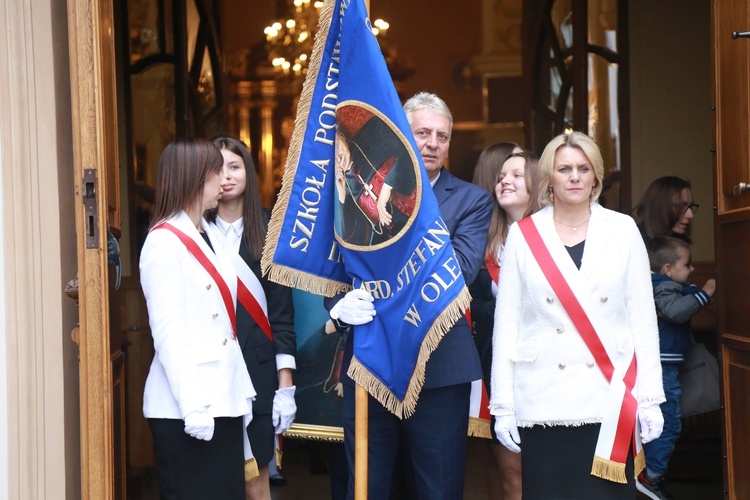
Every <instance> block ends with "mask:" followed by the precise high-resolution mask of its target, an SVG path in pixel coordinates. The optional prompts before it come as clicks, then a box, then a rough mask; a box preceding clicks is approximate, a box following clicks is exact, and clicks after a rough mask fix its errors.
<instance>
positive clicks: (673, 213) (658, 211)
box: [633, 175, 692, 242]
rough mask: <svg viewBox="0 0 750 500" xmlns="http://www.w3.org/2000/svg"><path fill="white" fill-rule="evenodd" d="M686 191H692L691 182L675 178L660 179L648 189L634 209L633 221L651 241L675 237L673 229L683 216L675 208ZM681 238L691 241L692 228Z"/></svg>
mask: <svg viewBox="0 0 750 500" xmlns="http://www.w3.org/2000/svg"><path fill="white" fill-rule="evenodd" d="M685 189H690V190H692V187H691V186H690V181H687V180H685V179H681V178H680V177H675V176H672V175H670V176H666V177H659V178H658V179H656V180H655V181H654V182H652V183H651V185H650V186H649V187H648V189H646V192H645V193H644V195H643V198H642V199H641V201H640V202H639V203H638V204H637V205H636V206H635V208H634V209H633V219H635V223H636V224H638V227H639V228H641V231H643V232H645V234H646V236H648V238H649V239H652V238H656V237H657V236H675V235H674V234H673V233H672V228H673V227H674V226H675V224H677V221H679V220H680V217H681V216H682V214H681V213H680V210H679V208H678V207H676V206H675V203H677V202H678V201H679V200H680V197H681V196H682V191H683V190H685ZM679 237H681V238H683V239H685V240H686V241H688V242H689V241H690V228H688V231H687V232H686V233H685V234H684V235H680V236H679Z"/></svg>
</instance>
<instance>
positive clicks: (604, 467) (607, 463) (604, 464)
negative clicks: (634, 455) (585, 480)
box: [591, 456, 628, 484]
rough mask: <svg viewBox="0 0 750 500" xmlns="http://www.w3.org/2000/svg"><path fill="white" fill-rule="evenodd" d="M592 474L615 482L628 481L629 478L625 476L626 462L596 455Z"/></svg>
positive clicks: (624, 482) (623, 482)
mask: <svg viewBox="0 0 750 500" xmlns="http://www.w3.org/2000/svg"><path fill="white" fill-rule="evenodd" d="M591 474H592V475H594V476H596V477H600V478H602V479H606V480H607V481H613V482H615V483H622V484H627V483H628V480H627V479H626V478H625V464H620V463H617V462H613V461H612V460H607V459H606V458H602V457H597V456H594V464H593V465H592V466H591Z"/></svg>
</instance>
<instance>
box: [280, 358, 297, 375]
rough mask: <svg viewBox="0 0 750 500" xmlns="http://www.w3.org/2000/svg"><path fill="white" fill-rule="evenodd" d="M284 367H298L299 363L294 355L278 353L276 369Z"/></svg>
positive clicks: (294, 368) (293, 368)
mask: <svg viewBox="0 0 750 500" xmlns="http://www.w3.org/2000/svg"><path fill="white" fill-rule="evenodd" d="M283 368H291V369H292V370H296V369H297V363H296V362H295V361H294V356H292V355H291V354H277V355H276V371H279V370H281V369H283Z"/></svg>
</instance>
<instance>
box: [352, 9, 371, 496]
mask: <svg viewBox="0 0 750 500" xmlns="http://www.w3.org/2000/svg"><path fill="white" fill-rule="evenodd" d="M365 10H366V12H367V15H368V16H369V14H370V0H365ZM367 399H368V394H367V391H366V390H365V388H364V387H362V386H361V385H359V384H357V389H356V396H355V399H354V403H355V407H354V500H367V470H368V469H367V441H368V430H367V420H368V411H367Z"/></svg>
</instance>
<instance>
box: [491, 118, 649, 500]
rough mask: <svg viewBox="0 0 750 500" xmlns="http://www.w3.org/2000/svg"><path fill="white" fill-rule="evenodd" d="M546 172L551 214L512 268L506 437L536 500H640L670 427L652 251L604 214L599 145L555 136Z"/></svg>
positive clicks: (512, 237)
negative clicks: (649, 456)
mask: <svg viewBox="0 0 750 500" xmlns="http://www.w3.org/2000/svg"><path fill="white" fill-rule="evenodd" d="M540 169H541V176H542V180H541V186H540V202H541V204H542V206H544V208H543V209H542V210H541V211H539V212H537V213H536V214H534V215H532V216H530V217H528V218H526V219H524V220H522V221H519V222H518V223H516V224H514V225H513V226H511V228H510V230H509V232H508V237H507V239H506V243H505V248H504V251H503V256H502V261H501V268H502V273H500V280H499V286H498V288H499V289H498V295H497V306H496V310H495V326H494V333H493V363H492V382H491V387H492V390H491V399H490V411H491V413H492V414H493V415H495V416H496V424H495V431H496V434H497V437H498V440H500V442H501V443H502V444H503V445H505V446H506V447H507V448H508V449H510V450H512V451H515V452H519V451H520V449H521V447H522V448H523V454H522V477H523V485H522V488H523V496H524V498H525V499H527V498H528V499H534V498H608V499H613V498H629V499H632V498H634V497H635V494H636V491H635V482H634V479H635V477H636V476H637V474H638V472H640V469H641V468H642V467H643V466H644V465H645V459H644V457H643V454H642V453H641V443H642V442H648V441H650V440H652V439H655V438H656V437H658V435H659V434H660V433H661V427H662V426H663V418H662V415H661V411H660V410H659V403H661V402H662V401H664V391H663V389H662V383H661V366H660V362H659V338H658V330H657V326H656V313H655V308H654V300H653V292H652V288H651V283H650V275H649V265H648V257H647V254H646V249H645V247H644V245H643V240H642V239H641V236H640V234H639V232H638V229H637V228H636V225H635V223H634V222H633V220H632V219H631V218H630V217H629V216H626V215H623V214H620V213H617V212H613V211H611V210H607V209H605V208H603V207H602V206H600V205H599V204H598V203H597V199H598V197H599V194H600V193H601V190H602V179H603V172H604V169H603V162H602V157H601V153H600V152H599V148H598V147H597V145H596V144H595V143H594V141H593V140H592V139H591V138H589V137H588V136H586V135H585V134H582V133H579V132H573V133H571V134H565V135H560V136H558V137H556V138H555V139H553V140H552V141H551V142H550V143H549V144H548V145H547V147H546V148H545V150H544V152H543V154H542V157H541V159H540ZM545 251H546V256H545ZM545 270H546V271H545ZM548 276H549V277H548ZM551 283H552V284H551ZM553 284H554V286H553ZM519 428H520V435H519Z"/></svg>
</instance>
